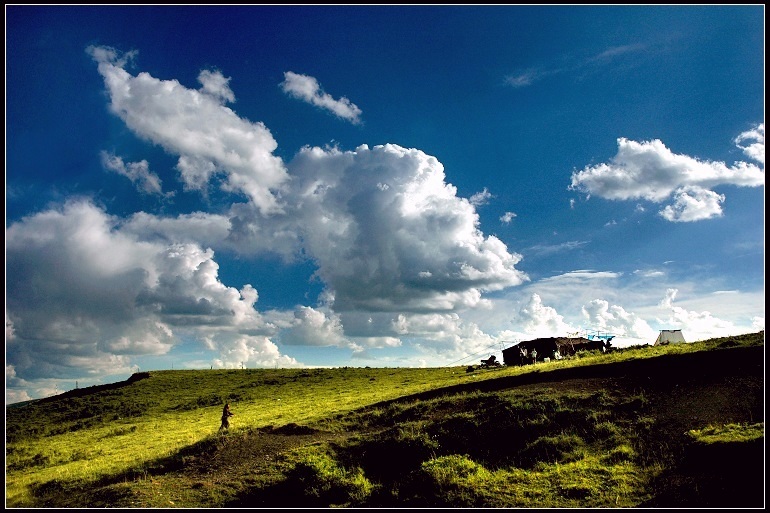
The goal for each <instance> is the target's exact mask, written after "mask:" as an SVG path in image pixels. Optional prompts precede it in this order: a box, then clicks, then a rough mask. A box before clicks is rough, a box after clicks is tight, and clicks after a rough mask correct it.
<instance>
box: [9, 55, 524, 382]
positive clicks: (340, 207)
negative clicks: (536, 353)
mask: <svg viewBox="0 0 770 513" xmlns="http://www.w3.org/2000/svg"><path fill="white" fill-rule="evenodd" d="M87 52H88V53H89V55H90V56H91V57H92V58H93V59H94V61H95V62H96V63H97V65H98V71H99V73H100V74H101V75H102V77H103V78H104V83H105V86H106V91H107V93H108V97H109V106H110V109H111V111H112V112H113V113H114V114H115V115H116V116H118V117H119V118H120V119H121V120H123V122H125V124H126V126H127V127H128V128H129V129H131V130H132V131H133V133H134V134H135V135H136V136H137V137H139V138H141V139H143V140H146V141H149V142H151V143H153V144H157V145H159V146H161V147H162V148H164V149H165V151H166V152H168V153H169V154H171V155H173V156H176V157H178V162H177V170H178V171H179V175H178V177H179V180H180V182H181V184H182V186H183V187H184V188H186V189H191V190H198V191H200V192H201V193H202V194H205V192H206V190H207V187H209V186H210V185H211V184H212V183H215V181H216V182H221V183H222V184H223V185H222V187H223V189H224V191H225V192H229V193H231V198H232V203H231V204H230V205H224V206H220V208H219V211H218V212H202V211H198V212H189V213H181V214H178V215H176V216H165V215H160V214H154V213H150V212H136V213H134V214H133V215H131V216H129V217H126V218H118V217H115V216H111V215H109V214H108V213H107V211H106V209H105V208H103V207H101V206H99V205H98V204H97V203H95V202H94V201H93V200H89V199H71V200H68V201H67V202H66V203H65V204H64V205H61V206H59V207H54V208H51V209H50V210H46V211H42V212H38V213H35V214H32V215H30V216H28V217H26V218H23V219H21V220H19V221H17V222H14V223H12V224H11V225H10V226H9V227H8V228H7V229H6V241H7V244H6V261H7V271H8V276H9V279H8V281H7V296H8V303H7V307H6V308H7V314H6V339H7V357H8V367H7V372H6V374H7V375H9V374H10V375H12V376H13V379H14V383H26V382H28V381H25V380H39V379H42V378H59V379H67V378H69V379H76V378H79V377H80V378H82V377H83V376H84V375H90V376H104V375H111V374H116V373H118V374H119V373H128V372H130V371H133V370H135V369H136V363H135V362H136V358H137V357H141V356H147V355H168V354H169V353H170V352H171V351H172V349H174V348H175V347H177V346H180V345H185V344H186V345H188V346H189V345H190V344H193V346H195V345H196V344H197V347H198V348H199V349H200V350H199V351H197V352H198V353H201V351H208V352H209V353H208V354H209V355H212V354H213V357H210V359H208V361H201V362H197V363H198V364H203V365H206V366H208V365H217V366H220V367H239V366H243V365H250V366H276V365H280V366H296V365H301V364H300V362H298V361H296V360H295V359H294V358H292V357H291V356H289V355H287V354H282V352H281V349H280V348H279V346H278V345H277V344H276V341H277V342H279V343H281V344H282V346H283V347H285V348H291V347H293V346H296V345H329V346H337V347H340V348H345V349H348V350H352V351H353V352H354V353H355V354H359V355H363V354H364V353H365V352H366V351H368V350H370V349H373V348H395V347H399V346H400V345H401V344H402V343H403V340H410V339H413V340H417V339H418V338H419V340H422V341H423V342H422V344H424V345H420V344H421V342H415V344H416V346H417V347H418V348H422V349H425V350H426V351H431V350H436V349H439V348H441V347H443V348H444V349H451V350H452V351H456V352H460V353H461V352H463V351H464V350H467V348H468V347H473V348H475V347H479V346H480V345H483V344H488V343H489V340H490V337H489V335H486V334H484V333H483V332H481V331H480V329H479V328H478V326H476V325H475V324H473V323H464V322H463V321H462V320H461V319H460V318H459V316H458V314H457V312H459V311H461V310H463V309H467V308H475V307H485V306H488V300H485V299H484V298H483V296H484V294H485V293H487V292H491V291H498V290H501V289H504V288H506V287H511V286H515V285H518V284H521V283H523V282H524V281H526V280H527V279H528V278H527V276H526V275H525V274H524V273H522V272H521V271H519V270H517V269H516V267H515V266H516V264H517V263H518V262H519V261H520V259H521V257H520V255H518V254H516V253H512V252H510V251H509V250H508V248H507V247H506V246H505V244H503V242H502V241H500V240H499V239H498V238H496V237H494V236H485V235H484V234H483V233H482V232H481V231H480V229H479V218H478V215H477V213H476V211H475V204H477V203H478V201H477V199H472V200H468V199H465V198H461V197H458V196H457V190H456V188H455V187H454V186H452V185H451V184H449V183H447V182H446V181H445V179H446V177H445V174H444V169H443V166H442V165H441V163H440V162H439V161H438V160H437V159H436V158H434V157H432V156H430V155H427V154H425V153H423V152H422V151H419V150H417V149H408V148H403V147H400V146H397V145H392V144H385V145H378V146H374V147H372V148H370V147H368V146H366V145H362V146H360V147H358V148H356V149H355V150H353V151H341V150H339V149H337V148H318V147H306V148H303V149H301V150H300V151H299V152H298V154H297V155H296V156H295V158H293V159H292V160H291V162H289V163H288V164H286V163H284V162H283V161H282V159H280V158H279V157H277V156H274V155H273V151H274V150H275V149H276V147H277V143H276V141H275V140H274V139H273V138H272V136H271V134H270V131H269V130H268V129H267V128H266V127H265V126H264V125H263V124H262V123H255V122H251V121H248V120H245V119H242V118H240V117H238V116H237V115H236V114H235V113H234V112H233V111H232V110H231V109H230V108H228V107H226V106H225V105H224V104H225V103H226V102H230V103H232V102H234V101H235V95H234V93H233V92H232V90H231V89H230V87H229V78H225V77H224V76H223V75H222V74H221V73H220V72H218V71H209V70H205V71H203V72H201V73H200V75H199V77H198V79H199V82H200V83H201V84H202V87H201V88H200V89H198V90H193V89H188V88H186V87H184V86H182V85H181V84H180V83H179V82H177V81H176V80H160V79H157V78H154V77H152V76H150V75H149V74H147V73H139V74H138V75H136V76H133V75H131V74H130V73H128V72H127V71H126V70H125V69H124V68H125V67H126V66H127V64H128V63H129V62H130V61H131V60H132V59H133V58H134V56H135V53H133V52H129V53H126V54H123V55H122V56H121V55H120V54H119V52H117V51H116V50H114V49H112V48H107V47H89V48H88V49H87ZM296 79H297V77H295V76H287V80H288V82H287V84H285V85H286V86H287V87H288V86H289V85H292V84H293V85H294V86H296V85H297V84H298V82H297V81H296ZM311 85H312V84H311ZM295 89H296V88H295ZM316 93H317V91H316ZM316 93H314V94H316ZM314 97H315V96H314ZM351 105H352V104H351ZM351 108H352V107H351ZM350 112H351V113H353V114H354V116H353V118H350V119H351V120H353V119H355V116H357V114H356V112H358V111H356V110H355V109H353V110H351V111H350ZM343 114H344V112H343ZM102 163H103V165H104V167H105V168H106V169H107V170H109V171H112V172H116V173H119V174H121V175H123V176H125V177H127V178H129V179H130V180H132V181H133V182H134V183H135V184H136V185H137V187H138V190H139V191H140V192H141V193H144V194H158V195H160V194H165V195H170V194H173V193H174V192H173V191H170V190H169V192H164V191H163V190H162V188H161V182H160V180H159V178H158V175H156V174H155V173H153V172H151V171H150V169H151V163H150V162H148V161H146V160H141V161H139V162H129V163H126V162H124V161H123V159H122V157H121V156H119V155H115V154H113V153H107V152H104V153H102ZM216 178H222V180H215V179H216ZM220 251H224V252H230V253H232V254H240V255H244V256H245V257H247V258H248V257H249V256H253V255H259V254H272V255H279V256H281V257H283V258H285V259H287V260H292V259H308V260H311V261H312V262H313V263H314V264H315V266H316V268H317V271H316V278H318V279H320V280H321V281H322V282H323V284H324V291H323V294H322V296H323V301H322V304H319V305H297V306H296V307H295V308H294V309H293V310H289V311H269V312H262V313H260V312H259V311H258V310H257V308H256V303H257V299H258V293H257V291H256V290H255V289H254V288H253V287H252V286H251V285H249V284H243V285H240V286H239V287H240V288H239V289H236V288H234V287H229V286H226V285H225V284H224V283H222V281H221V280H220V279H219V277H218V268H219V264H217V262H216V260H215V254H216V252H220ZM201 354H203V353H201ZM206 358H208V357H206Z"/></svg>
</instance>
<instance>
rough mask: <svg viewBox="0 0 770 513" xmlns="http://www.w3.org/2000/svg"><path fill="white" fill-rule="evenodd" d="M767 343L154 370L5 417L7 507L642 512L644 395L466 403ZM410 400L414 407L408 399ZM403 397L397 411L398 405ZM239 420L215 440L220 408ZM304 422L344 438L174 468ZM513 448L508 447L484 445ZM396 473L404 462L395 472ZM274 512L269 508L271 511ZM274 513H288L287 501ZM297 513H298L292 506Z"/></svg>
mask: <svg viewBox="0 0 770 513" xmlns="http://www.w3.org/2000/svg"><path fill="white" fill-rule="evenodd" d="M763 343H764V332H760V333H759V334H755V335H753V336H751V335H748V336H741V337H726V338H722V339H713V340H708V341H702V342H695V343H689V344H672V345H667V346H662V347H651V346H642V347H636V348H629V349H623V350H617V351H614V352H611V353H609V354H601V353H584V354H580V355H578V356H576V357H574V358H569V359H564V360H561V361H554V362H549V363H539V364H537V365H534V366H524V367H511V368H509V367H501V368H493V369H486V370H477V371H475V372H466V368H465V367H452V368H428V369H414V368H334V369H241V370H188V371H183V370H175V371H153V372H150V373H148V376H149V377H147V378H146V379H140V380H137V381H134V382H132V383H130V384H128V385H126V386H122V387H120V388H114V389H110V390H101V389H99V390H97V391H95V392H93V393H89V390H88V389H83V390H80V391H78V392H79V393H82V394H84V395H82V396H80V397H59V398H53V399H52V400H51V399H49V400H41V401H32V402H30V403H27V404H24V405H19V406H15V407H7V408H6V505H7V506H8V507H51V506H61V507H77V506H79V507H82V506H86V505H93V504H100V503H103V504H104V505H105V506H107V507H110V506H115V505H118V504H119V505H123V506H129V507H130V506H136V507H138V506H145V507H147V506H149V507H169V506H175V507H222V506H224V505H243V504H246V503H249V502H252V503H265V504H269V503H270V501H271V500H274V499H272V498H271V497H273V496H274V495H275V494H277V493H279V492H280V493H281V494H284V495H285V494H287V493H288V495H286V496H287V497H291V498H292V499H294V500H296V501H297V504H299V505H310V506H321V507H328V506H343V507H344V506H348V507H350V506H357V505H364V506H377V505H380V506H401V505H413V506H436V505H439V506H440V505H445V506H467V507H474V506H482V505H483V506H491V507H575V506H595V507H613V506H620V507H629V506H634V505H638V504H640V503H642V502H643V501H644V500H645V499H646V498H648V496H649V492H648V491H647V488H646V487H647V485H648V484H649V483H651V482H652V481H653V480H654V478H655V477H656V476H657V475H658V474H660V472H661V471H662V469H663V468H665V466H666V465H667V464H668V461H667V460H666V458H665V457H663V456H661V457H651V456H650V454H653V455H655V454H664V452H665V449H664V448H662V447H659V446H658V445H656V444H657V442H655V441H654V440H655V438H654V437H652V436H651V433H652V432H653V431H654V430H655V429H657V428H658V423H659V419H655V418H654V415H653V413H654V412H651V411H650V408H651V405H650V404H649V401H648V400H647V399H646V398H645V396H644V395H643V394H628V393H620V392H617V391H613V390H600V391H586V392H580V391H572V392H569V393H566V392H564V391H555V390H549V389H543V388H538V389H537V392H532V393H528V392H525V391H521V390H516V389H513V390H502V391H499V392H480V391H472V390H471V391H462V390H459V391H457V392H455V393H450V394H449V395H445V396H439V397H435V398H433V399H418V398H414V397H416V396H415V394H419V393H422V392H428V391H431V390H437V389H442V388H445V387H453V386H456V385H469V384H473V383H480V382H484V381H487V380H496V379H499V378H504V377H510V376H519V375H525V374H529V373H533V372H535V373H547V372H550V371H554V370H558V369H564V368H570V367H578V366H589V365H612V364H613V363H619V362H623V361H630V360H638V359H647V358H656V357H663V356H667V355H672V354H683V353H691V352H697V351H712V350H729V349H731V348H740V347H750V346H756V345H762V344H763ZM403 398H406V400H400V399H403ZM397 400H398V401H397ZM225 401H229V402H230V405H231V409H232V411H233V412H234V413H235V416H234V417H232V418H231V430H230V432H229V433H227V434H224V435H220V434H218V433H217V429H218V427H219V420H220V419H219V417H220V413H221V407H222V404H223V403H224V402H225ZM292 424H296V425H299V426H309V427H313V428H315V429H320V430H323V431H324V432H326V433H331V434H334V433H337V434H341V435H342V434H346V433H354V435H353V436H346V437H343V438H341V439H340V441H337V442H334V441H332V442H328V443H319V444H315V445H312V446H304V447H300V448H297V449H295V450H291V451H287V452H285V453H282V454H281V455H280V457H277V458H276V459H275V460H274V461H270V462H260V463H259V467H258V470H259V471H258V472H257V471H255V470H254V469H253V468H252V469H251V470H249V471H245V470H244V471H243V472H241V473H238V474H236V475H233V476H231V477H230V478H229V480H227V481H226V482H223V481H222V480H221V479H219V478H216V477H212V478H211V479H208V478H207V479H199V480H198V481H194V482H190V481H189V480H188V479H186V478H185V476H184V474H180V473H175V472H173V471H172V470H173V469H176V468H179V467H183V466H184V464H185V462H186V461H188V460H190V459H191V458H195V457H197V456H198V455H199V454H201V453H209V452H212V453H213V452H215V451H217V450H225V449H227V447H228V446H231V445H233V444H237V443H238V441H239V440H242V441H243V442H244V443H247V442H248V440H250V439H251V438H250V437H253V436H257V435H256V434H257V433H258V430H259V429H267V428H268V427H271V426H286V425H292ZM762 433H763V424H755V425H753V426H748V427H747V426H734V425H731V424H725V425H723V426H717V427H709V426H705V427H703V428H702V429H701V430H700V431H697V430H694V431H691V432H690V436H691V437H694V438H696V439H698V440H701V441H706V440H710V439H717V438H720V437H728V438H730V439H731V440H734V441H735V440H742V439H747V438H751V437H757V436H762ZM502 439H507V440H510V443H507V444H505V446H503V447H500V446H499V443H497V446H490V445H491V444H489V443H486V442H487V441H491V440H502ZM383 461H397V462H398V464H397V467H396V469H395V471H393V472H391V471H389V470H388V469H387V468H384V467H387V465H383V463H382V462H383ZM260 501H261V502H260ZM277 505H279V506H280V503H278V504H277ZM284 506H286V505H284Z"/></svg>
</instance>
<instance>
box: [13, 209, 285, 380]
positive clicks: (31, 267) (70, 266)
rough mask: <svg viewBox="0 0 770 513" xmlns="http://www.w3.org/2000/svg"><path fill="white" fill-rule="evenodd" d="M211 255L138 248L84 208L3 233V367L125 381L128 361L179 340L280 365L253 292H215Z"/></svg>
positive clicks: (189, 247) (141, 244) (24, 373)
mask: <svg viewBox="0 0 770 513" xmlns="http://www.w3.org/2000/svg"><path fill="white" fill-rule="evenodd" d="M213 256H214V254H213V251H212V250H210V249H203V248H201V247H200V246H198V245H196V244H178V243H174V244H167V243H158V242H149V241H143V240H139V239H138V238H137V237H136V236H135V235H134V234H132V233H130V232H126V231H123V230H122V229H121V227H120V220H119V219H116V218H114V217H111V216H108V215H107V214H106V213H105V212H104V211H103V210H102V209H101V208H99V207H97V206H95V205H94V204H93V203H91V202H89V201H84V200H72V201H70V202H68V203H67V204H66V205H64V207H63V208H62V209H60V210H49V211H45V212H41V213H38V214H35V215H32V216H29V217H27V218H24V219H22V220H21V221H19V222H17V223H14V224H12V225H11V226H10V227H9V228H8V229H7V230H6V266H7V279H6V287H7V306H6V308H7V312H6V319H7V321H6V322H7V324H6V351H7V357H8V362H9V363H10V364H12V365H13V367H14V369H15V373H16V374H17V375H18V376H20V377H23V378H25V379H34V378H41V377H61V378H65V377H77V376H79V374H80V373H82V372H83V370H84V369H87V372H88V373H116V372H120V371H123V372H128V371H129V370H130V369H131V368H132V366H131V364H130V362H131V359H130V357H132V356H137V355H161V354H165V353H167V352H168V351H169V350H170V349H171V347H172V346H174V345H176V344H179V343H180V340H181V339H182V338H184V337H192V338H195V339H197V340H199V341H200V342H201V343H206V344H209V345H210V346H211V345H217V344H225V343H227V342H228V341H231V340H233V339H236V338H237V339H238V340H239V341H240V342H239V343H241V344H246V345H249V344H251V345H253V346H255V347H256V346H259V347H261V348H262V351H261V354H264V355H267V357H265V358H262V359H261V363H262V364H264V365H273V364H275V363H277V362H279V361H285V362H289V361H290V360H291V359H287V358H285V357H281V356H280V355H279V354H278V351H277V348H276V347H275V345H274V344H273V343H272V342H270V341H269V339H268V337H269V336H270V335H272V334H273V333H275V326H273V325H272V324H271V323H269V322H267V321H265V320H264V319H263V318H262V316H261V315H260V314H259V313H258V312H257V311H256V310H255V308H254V304H255V303H256V301H257V298H258V294H257V291H256V290H255V289H254V288H253V287H252V286H251V285H248V284H247V285H244V286H243V287H242V288H241V290H236V289H234V288H232V287H227V286H225V285H224V284H223V283H221V281H220V280H219V279H218V276H217V274H218V265H217V263H216V262H215V261H214V260H213ZM9 329H10V330H11V331H10V333H11V336H10V337H9V336H8V334H9ZM252 361H254V360H253V359H252ZM235 363H236V362H235V361H231V362H227V361H223V362H222V365H224V366H234V365H235Z"/></svg>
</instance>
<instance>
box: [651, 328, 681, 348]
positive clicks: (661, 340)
mask: <svg viewBox="0 0 770 513" xmlns="http://www.w3.org/2000/svg"><path fill="white" fill-rule="evenodd" d="M682 342H685V339H684V336H683V335H682V330H660V335H658V338H656V339H655V343H654V344H653V345H655V346H664V345H666V344H680V343H682Z"/></svg>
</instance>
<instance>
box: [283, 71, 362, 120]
mask: <svg viewBox="0 0 770 513" xmlns="http://www.w3.org/2000/svg"><path fill="white" fill-rule="evenodd" d="M283 76H284V81H283V82H281V84H280V85H281V89H283V92H285V93H286V94H288V95H289V96H292V97H294V98H297V99H299V100H302V101H305V102H307V103H309V104H311V105H315V106H316V107H320V108H322V109H324V110H328V111H329V112H331V113H332V114H334V115H335V116H337V117H339V118H341V119H344V120H347V121H350V122H351V123H353V124H354V125H358V124H361V109H359V108H358V106H357V105H356V104H354V103H353V102H351V101H350V100H348V99H347V98H345V97H344V96H343V97H342V98H340V99H339V100H336V99H334V98H333V97H332V96H331V95H330V94H328V93H325V92H324V91H323V89H322V88H321V85H320V84H319V83H318V80H316V79H315V78H314V77H311V76H309V75H300V74H299V73H294V72H293V71H287V72H285V73H284V74H283Z"/></svg>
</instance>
